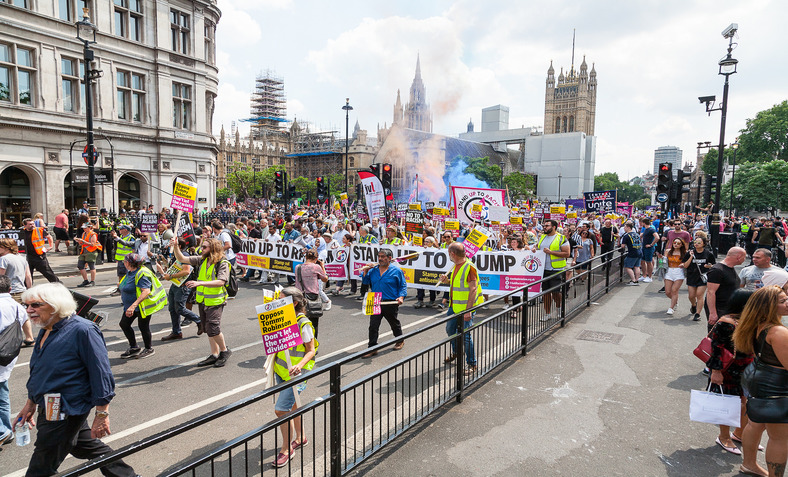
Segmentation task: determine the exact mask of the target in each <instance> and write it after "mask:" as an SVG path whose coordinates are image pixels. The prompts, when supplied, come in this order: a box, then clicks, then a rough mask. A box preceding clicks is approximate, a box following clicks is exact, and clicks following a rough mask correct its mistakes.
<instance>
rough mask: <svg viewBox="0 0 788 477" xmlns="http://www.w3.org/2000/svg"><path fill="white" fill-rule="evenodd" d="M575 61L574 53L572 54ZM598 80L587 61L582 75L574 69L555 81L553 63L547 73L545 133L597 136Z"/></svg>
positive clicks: (571, 68) (570, 69)
mask: <svg viewBox="0 0 788 477" xmlns="http://www.w3.org/2000/svg"><path fill="white" fill-rule="evenodd" d="M572 57H573V58H574V50H573V53H572ZM596 90H597V79H596V69H595V68H594V64H591V71H590V72H589V71H588V65H587V64H586V57H585V56H583V62H582V63H581V64H580V72H577V71H575V67H574V65H572V66H571V67H570V68H569V71H568V72H567V74H566V75H564V69H563V68H561V72H560V74H559V75H558V79H557V80H556V77H555V69H553V62H552V61H551V62H550V67H549V68H548V69H547V81H546V88H545V101H544V104H545V106H544V133H545V134H558V133H571V132H582V133H585V134H586V135H588V136H593V135H594V123H595V121H596Z"/></svg>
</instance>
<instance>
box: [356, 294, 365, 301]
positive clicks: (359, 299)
mask: <svg viewBox="0 0 788 477" xmlns="http://www.w3.org/2000/svg"><path fill="white" fill-rule="evenodd" d="M363 299H364V295H359V296H357V297H356V300H357V301H361V300H363Z"/></svg>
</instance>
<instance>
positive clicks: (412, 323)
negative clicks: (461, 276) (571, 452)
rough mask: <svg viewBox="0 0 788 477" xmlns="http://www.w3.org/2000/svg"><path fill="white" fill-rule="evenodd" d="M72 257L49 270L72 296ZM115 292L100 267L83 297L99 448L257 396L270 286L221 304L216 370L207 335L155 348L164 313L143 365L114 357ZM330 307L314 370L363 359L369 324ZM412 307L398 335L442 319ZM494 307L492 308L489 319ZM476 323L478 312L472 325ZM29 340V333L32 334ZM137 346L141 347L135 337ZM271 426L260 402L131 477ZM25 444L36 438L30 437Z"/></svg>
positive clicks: (360, 365) (150, 453) (155, 457)
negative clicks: (97, 365) (97, 346)
mask: <svg viewBox="0 0 788 477" xmlns="http://www.w3.org/2000/svg"><path fill="white" fill-rule="evenodd" d="M73 258H74V257H66V256H56V257H53V258H52V259H51V262H52V265H53V268H54V269H55V270H56V272H57V273H58V276H59V277H60V278H61V279H62V280H63V282H64V284H65V285H66V286H68V287H70V288H73V289H76V288H75V287H76V285H77V284H79V283H80V282H81V278H80V277H79V276H78V275H76V273H75V272H74V271H73V270H74V268H72V267H73V264H72V259H73ZM40 280H41V277H40V276H39V275H38V274H36V282H37V283H40ZM115 283H116V275H115V273H114V268H112V266H111V265H105V266H104V267H100V271H99V272H98V274H97V278H96V286H95V287H94V288H88V289H86V291H87V292H89V293H90V294H91V295H93V296H95V297H96V298H99V299H100V302H99V304H98V305H96V306H95V307H94V309H93V311H97V312H100V311H104V312H106V313H107V314H108V316H109V318H108V319H107V321H106V323H105V324H104V325H103V328H102V331H103V333H104V337H105V340H106V342H107V347H108V350H109V357H110V363H111V366H112V370H113V373H114V375H115V380H116V393H117V395H116V397H115V398H114V400H113V401H112V404H111V406H110V412H111V417H110V426H111V429H112V434H111V435H110V436H109V437H107V438H105V439H104V441H105V442H106V443H108V444H109V445H110V446H112V447H113V448H119V447H122V446H124V445H127V444H130V443H133V442H136V441H138V440H140V439H142V438H144V437H146V436H149V435H153V434H156V433H158V432H161V431H163V430H166V429H168V428H170V427H173V426H175V425H177V424H180V423H183V422H185V421H187V420H189V419H192V418H194V417H196V416H199V415H202V414H204V413H206V412H208V411H211V410H213V409H216V408H218V407H220V406H222V405H226V404H230V403H232V402H235V401H237V400H239V399H241V398H243V397H246V396H248V395H251V394H253V393H255V392H258V391H261V390H263V389H264V387H265V385H264V383H265V373H264V371H263V369H262V366H263V363H264V362H265V355H264V353H263V348H262V341H261V335H260V329H259V326H258V324H257V321H256V317H255V312H254V308H255V306H256V305H258V304H261V303H262V288H263V286H270V285H259V284H256V283H241V284H240V285H241V289H240V290H239V293H238V296H237V297H236V298H235V299H233V300H230V301H228V304H227V306H226V308H225V311H224V314H223V319H222V329H223V333H224V335H225V337H226V341H227V344H228V346H229V347H230V349H232V350H233V355H232V356H231V357H230V359H229V361H228V363H227V365H226V366H225V367H224V368H213V367H208V368H198V367H196V363H197V362H199V361H200V360H202V359H203V358H205V357H206V356H207V355H208V354H209V345H208V340H207V338H206V337H205V335H202V336H199V337H198V336H197V335H196V331H197V330H196V326H194V325H192V326H190V327H188V328H185V329H184V331H183V332H184V339H182V340H177V341H171V342H162V341H160V339H161V337H163V336H165V335H166V334H168V333H169V332H170V330H171V325H170V319H169V314H168V313H167V311H166V310H162V311H160V312H158V313H156V314H155V315H154V316H153V318H152V323H151V330H152V332H153V340H154V343H153V346H154V349H155V351H156V353H155V355H153V356H151V357H148V358H146V359H143V360H123V359H120V358H119V356H120V354H121V353H122V352H123V351H125V350H126V349H127V348H128V343H127V341H126V339H125V337H124V336H123V333H122V331H121V330H120V328H119V326H118V323H119V320H120V316H121V313H122V307H121V305H120V298H119V297H110V296H109V293H110V292H111V291H112V289H113V288H114V285H115ZM282 284H284V279H283V280H282ZM332 299H333V307H332V309H331V310H330V311H327V312H326V313H325V314H324V316H323V317H322V318H321V320H320V333H319V341H320V343H321V344H320V354H319V359H318V366H320V365H325V364H326V363H328V362H330V361H331V360H334V359H338V358H340V357H344V356H347V355H349V354H353V353H357V352H359V351H362V350H363V349H365V348H366V345H367V327H368V318H367V317H365V316H363V314H362V312H361V302H360V301H356V300H355V299H352V298H349V297H332ZM414 303H415V291H412V290H411V292H410V294H409V297H408V299H407V300H406V302H405V304H404V305H403V306H401V307H400V315H399V317H400V320H401V322H402V325H403V327H404V328H405V331H406V332H407V331H412V330H414V329H416V328H418V327H420V326H425V325H426V324H428V323H431V322H433V321H434V320H436V319H437V318H440V317H442V316H443V315H444V312H441V311H440V310H437V309H431V308H424V309H420V310H416V309H414V307H413V304H414ZM500 308H501V307H500V306H498V305H493V311H494V310H495V309H497V310H500ZM483 316H484V314H483V313H482V314H481V315H480V317H483ZM34 332H36V333H37V330H35V331H34ZM442 337H445V334H444V333H443V330H442V329H436V330H434V331H433V332H431V333H427V334H426V335H425V336H421V337H420V338H419V339H414V340H409V341H408V342H407V343H406V345H405V348H404V349H403V350H401V351H394V350H393V349H392V348H391V347H389V348H387V349H386V350H384V351H383V352H381V353H380V354H378V355H377V356H375V357H374V358H372V359H360V360H358V362H357V364H356V365H355V366H348V367H346V368H345V376H343V380H344V379H345V378H348V379H353V378H356V377H358V378H360V377H362V376H364V375H366V374H368V373H371V372H373V371H374V370H375V369H377V367H382V366H385V365H387V364H390V363H392V362H394V361H396V360H398V359H401V358H402V357H404V356H405V355H406V353H408V352H409V351H410V352H414V351H416V350H417V349H420V348H422V347H426V346H427V345H428V344H429V343H430V342H432V340H437V339H439V338H442ZM390 339H391V333H390V329H389V327H388V325H387V324H386V323H385V321H384V322H383V324H382V325H381V337H380V342H381V343H382V342H384V341H386V340H390ZM137 340H138V342H139V343H141V338H140V336H139V334H137ZM392 343H393V342H392ZM31 351H32V349H31V348H28V349H23V350H22V353H21V355H20V358H19V360H18V363H17V365H16V368H15V369H14V371H13V373H12V375H11V378H10V380H9V387H10V396H11V411H12V416H15V415H16V413H17V412H18V410H19V408H20V407H21V406H22V404H23V403H24V401H25V398H26V389H25V383H26V381H27V378H28V367H27V364H28V362H29V358H30V355H31ZM326 393H328V383H327V382H325V380H317V379H316V380H315V382H312V381H310V385H309V386H308V388H307V390H306V391H305V392H304V394H303V396H304V397H303V398H302V399H303V400H304V401H305V402H308V401H310V400H312V399H315V398H316V397H319V396H322V395H325V394H326ZM274 417H275V416H274V413H273V402H272V401H269V400H265V401H264V402H261V403H257V404H255V405H252V406H249V407H247V408H245V409H244V410H242V411H240V412H237V413H234V414H233V415H232V416H231V417H227V418H222V419H219V420H216V421H213V422H212V423H211V425H210V426H207V427H208V428H207V429H201V430H194V431H190V432H188V433H186V434H184V435H183V436H180V437H178V438H176V439H173V440H170V441H167V442H165V443H162V444H161V445H158V446H156V447H155V448H150V449H148V450H145V451H142V452H140V453H139V454H137V455H135V456H132V457H131V458H129V459H127V461H128V462H129V463H130V464H131V465H132V466H134V468H135V470H137V472H138V473H140V474H142V475H155V474H158V473H159V472H162V471H163V470H165V469H166V468H168V467H170V466H171V465H172V464H173V463H175V462H178V461H180V460H181V459H185V458H187V457H189V456H197V455H200V454H202V453H204V452H206V451H208V450H209V449H211V448H213V447H215V446H217V445H219V444H221V443H224V442H225V441H227V440H229V439H232V438H235V437H237V436H239V435H241V434H243V433H244V432H247V431H250V430H252V429H254V428H256V427H258V426H260V425H262V424H264V423H266V422H269V421H270V420H272V419H273V418H274ZM91 419H92V418H91ZM31 437H32V438H33V439H35V430H33V431H32V436H31ZM32 448H33V446H32V445H30V446H27V447H22V448H19V447H16V446H15V445H13V444H11V445H6V446H4V447H3V450H2V452H0V469H2V472H0V473H1V474H2V475H10V476H17V475H23V473H24V469H25V468H26V466H27V463H28V461H29V458H30V455H31V453H32ZM268 450H269V451H270V450H272V449H268ZM266 459H268V457H266ZM78 462H79V461H78V460H77V459H74V458H72V457H69V458H67V459H66V461H65V462H64V463H63V465H62V466H61V470H64V469H67V468H70V467H72V466H74V465H76V464H77V463H78Z"/></svg>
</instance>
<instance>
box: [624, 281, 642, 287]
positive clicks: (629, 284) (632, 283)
mask: <svg viewBox="0 0 788 477" xmlns="http://www.w3.org/2000/svg"><path fill="white" fill-rule="evenodd" d="M638 285H640V283H639V282H629V283H627V286H630V287H636V286H638Z"/></svg>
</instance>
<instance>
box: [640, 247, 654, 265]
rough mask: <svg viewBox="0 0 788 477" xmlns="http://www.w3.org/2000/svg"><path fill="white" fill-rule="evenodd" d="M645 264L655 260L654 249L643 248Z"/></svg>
mask: <svg viewBox="0 0 788 477" xmlns="http://www.w3.org/2000/svg"><path fill="white" fill-rule="evenodd" d="M642 260H643V261H644V262H650V261H652V260H654V247H643V259H642Z"/></svg>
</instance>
